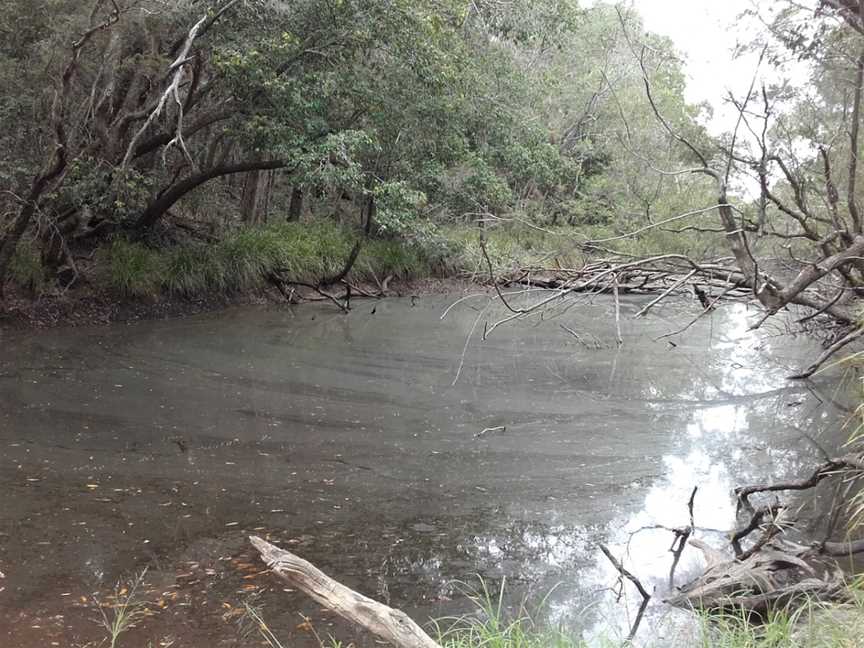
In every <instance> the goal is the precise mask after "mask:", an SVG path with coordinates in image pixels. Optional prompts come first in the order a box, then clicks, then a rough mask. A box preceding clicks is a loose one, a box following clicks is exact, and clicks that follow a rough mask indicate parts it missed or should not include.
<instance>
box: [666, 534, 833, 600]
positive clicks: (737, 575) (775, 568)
mask: <svg viewBox="0 0 864 648" xmlns="http://www.w3.org/2000/svg"><path fill="white" fill-rule="evenodd" d="M690 545H691V546H695V547H697V548H698V549H700V550H701V551H702V552H703V554H704V555H705V558H706V560H707V562H708V567H706V569H705V572H704V573H703V574H702V575H701V576H699V577H698V578H696V579H694V580H693V581H691V582H690V583H688V584H687V585H685V586H684V587H682V588H681V590H680V592H679V593H678V594H676V595H675V596H673V597H671V598H668V599H666V602H667V603H669V604H670V605H673V606H675V607H680V608H685V609H701V610H709V611H716V610H721V611H731V610H735V611H742V610H743V611H744V612H746V613H748V614H750V613H752V614H757V615H761V614H764V613H765V612H767V611H768V610H770V609H777V608H783V607H786V606H788V605H789V604H790V603H793V602H795V601H799V600H807V599H811V600H812V599H816V600H820V601H839V600H843V599H844V598H845V596H846V594H847V590H846V588H845V586H844V580H843V575H842V572H841V571H840V570H839V568H838V567H837V565H836V563H834V562H833V561H830V560H825V561H822V560H820V556H819V555H817V554H814V552H813V550H812V548H810V547H800V546H794V545H791V544H789V545H787V544H785V543H777V544H772V545H768V546H765V547H762V548H761V549H760V550H759V551H758V552H757V553H754V554H753V555H751V556H748V557H747V558H746V559H744V560H739V559H736V558H734V557H731V556H730V557H728V558H725V559H723V558H719V556H718V552H717V550H715V549H712V548H711V547H708V546H707V545H705V544H704V543H701V542H699V541H697V540H691V541H690Z"/></svg>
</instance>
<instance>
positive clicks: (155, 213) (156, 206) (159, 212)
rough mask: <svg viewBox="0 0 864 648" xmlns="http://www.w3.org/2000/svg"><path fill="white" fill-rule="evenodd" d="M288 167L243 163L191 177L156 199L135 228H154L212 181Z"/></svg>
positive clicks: (275, 162) (278, 163)
mask: <svg viewBox="0 0 864 648" xmlns="http://www.w3.org/2000/svg"><path fill="white" fill-rule="evenodd" d="M286 166H288V164H287V163H286V162H285V161H284V160H262V161H255V162H241V163H238V164H226V165H223V166H218V167H214V168H212V169H208V170H206V171H201V172H200V173H196V174H194V175H191V176H189V177H187V178H185V179H184V180H182V181H180V182H178V183H177V184H176V185H174V186H173V187H171V188H170V189H168V191H166V192H165V193H163V194H162V195H160V196H159V197H158V198H156V200H154V201H153V202H151V203H150V204H149V205H148V206H147V207H146V208H145V209H144V211H142V212H141V215H140V216H139V217H138V220H137V221H136V222H135V227H136V228H138V229H147V228H149V227H152V226H153V225H155V224H156V222H158V221H159V219H160V218H162V217H163V216H164V215H165V213H166V212H167V211H168V210H169V209H171V208H172V207H173V206H174V205H175V204H176V203H177V201H179V200H180V199H181V198H183V197H184V196H185V195H186V194H188V193H190V192H192V191H194V190H195V189H197V188H198V187H200V186H201V185H203V184H206V183H207V182H209V181H210V180H213V179H215V178H221V177H223V176H227V175H233V174H236V173H247V172H249V171H256V170H268V169H283V168H285V167H286Z"/></svg>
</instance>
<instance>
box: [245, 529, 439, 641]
mask: <svg viewBox="0 0 864 648" xmlns="http://www.w3.org/2000/svg"><path fill="white" fill-rule="evenodd" d="M249 539H250V540H251V542H252V544H253V545H254V546H255V548H256V549H257V550H258V552H259V553H260V554H261V559H262V560H263V561H264V562H265V563H267V565H268V566H269V567H270V568H271V569H272V570H273V572H274V573H275V574H277V575H278V576H279V577H280V578H282V579H283V580H285V581H287V582H288V583H289V584H290V585H292V586H293V587H296V588H297V589H299V590H300V591H301V592H303V593H304V594H306V595H307V596H309V597H311V598H312V599H314V600H315V601H317V602H318V603H320V604H321V605H323V606H325V607H326V608H328V609H330V610H333V612H335V613H336V614H338V615H339V616H341V617H342V618H343V619H346V620H348V621H350V622H352V623H356V624H357V625H359V626H361V627H363V628H366V629H367V630H368V631H369V632H371V633H372V634H374V635H377V636H378V637H381V638H382V639H384V640H385V641H387V642H389V643H390V644H392V645H393V646H396V647H397V648H441V646H440V645H439V644H438V643H437V642H435V641H434V640H433V639H432V638H431V637H430V636H429V635H428V634H426V632H424V630H423V629H422V628H421V627H420V626H419V625H417V624H416V623H415V622H414V621H412V620H411V619H410V618H409V617H408V615H407V614H405V613H404V612H402V611H400V610H394V609H393V608H391V607H388V606H386V605H384V604H382V603H378V602H377V601H373V600H372V599H370V598H367V597H365V596H363V595H362V594H359V593H357V592H355V591H354V590H352V589H350V588H348V587H345V586H344V585H342V584H341V583H338V582H337V581H335V580H333V579H332V578H330V577H329V576H327V575H326V574H325V573H324V572H322V571H321V570H319V569H318V568H317V567H315V566H314V565H313V564H312V563H310V562H307V561H306V560H303V559H302V558H300V557H299V556H295V555H294V554H292V553H291V552H289V551H285V550H284V549H280V548H279V547H277V546H275V545H272V544H270V543H269V542H267V541H265V540H262V539H261V538H258V537H256V536H252V537H251V538H249Z"/></svg>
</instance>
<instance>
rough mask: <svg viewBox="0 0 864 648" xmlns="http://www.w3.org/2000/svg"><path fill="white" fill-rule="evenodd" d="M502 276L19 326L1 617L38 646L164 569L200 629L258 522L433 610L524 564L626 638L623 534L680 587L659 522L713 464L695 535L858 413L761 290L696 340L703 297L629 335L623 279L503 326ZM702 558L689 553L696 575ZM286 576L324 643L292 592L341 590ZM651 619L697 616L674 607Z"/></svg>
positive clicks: (3, 633)
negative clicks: (490, 289) (616, 291)
mask: <svg viewBox="0 0 864 648" xmlns="http://www.w3.org/2000/svg"><path fill="white" fill-rule="evenodd" d="M478 299H479V300H480V301H479V302H478V303H474V302H471V301H468V302H466V303H465V304H463V305H462V306H463V307H461V308H457V309H454V310H453V311H452V312H451V313H450V315H449V316H448V317H447V318H446V319H445V320H444V321H443V322H442V321H440V319H439V316H440V313H441V312H442V311H443V310H444V308H445V306H446V305H447V303H448V302H447V301H445V300H443V299H429V300H422V301H421V302H420V304H418V305H417V306H416V307H415V306H412V305H411V303H410V302H409V300H392V301H386V302H382V303H380V304H378V307H377V309H376V310H377V313H376V314H375V315H372V314H371V313H369V312H366V311H364V312H359V310H358V311H355V312H354V313H352V314H351V315H350V316H349V317H348V318H346V317H344V316H342V315H341V314H338V313H333V312H332V311H330V310H329V309H328V308H326V307H324V308H315V307H306V308H302V309H298V310H297V311H294V312H292V311H286V310H268V309H262V310H255V309H252V310H243V311H236V312H228V313H225V314H222V315H220V316H212V317H200V318H191V319H189V320H183V321H174V322H160V323H141V324H138V325H135V326H130V327H112V328H108V329H82V330H79V331H75V332H68V331H66V332H62V333H61V332H50V331H49V332H45V333H42V334H39V335H34V336H29V337H20V338H16V339H14V340H12V343H11V344H10V345H7V346H6V347H4V349H3V351H0V403H2V405H3V407H2V409H0V445H2V447H3V448H4V454H3V455H2V458H0V461H2V463H0V487H2V488H4V489H5V491H6V492H7V493H10V497H9V500H8V505H6V506H5V507H4V508H3V510H2V511H0V571H2V572H3V573H4V574H5V575H6V576H7V578H6V580H5V583H6V585H5V587H6V590H5V591H4V592H0V638H7V639H9V642H10V645H20V646H28V645H30V644H28V643H27V642H26V641H24V640H23V639H22V638H21V637H22V636H23V635H22V634H21V633H22V632H23V630H22V628H24V627H25V626H26V627H27V628H30V627H31V626H33V625H38V619H32V618H29V617H27V616H26V614H29V612H27V611H28V610H44V611H45V614H49V613H50V614H53V615H55V616H56V615H59V614H62V615H65V617H64V618H67V619H72V618H77V617H78V616H81V611H80V610H76V609H74V608H72V607H70V605H69V604H67V603H65V601H70V600H72V599H74V598H75V597H78V596H81V595H87V596H89V593H90V592H91V591H92V590H93V589H94V588H99V587H101V588H105V587H111V586H113V583H114V582H115V581H116V580H117V579H118V578H119V577H121V576H122V575H124V574H128V573H129V572H132V571H135V570H138V569H141V568H142V567H143V566H146V565H149V566H151V568H152V569H153V570H154V571H153V572H151V573H154V574H155V573H157V572H158V574H159V578H161V579H163V581H164V583H167V584H165V585H164V587H167V586H168V585H171V586H172V587H175V588H177V591H178V592H180V593H181V596H180V598H179V599H178V600H185V601H186V602H185V603H184V604H183V605H182V606H181V605H179V604H178V606H177V607H176V609H174V610H172V611H171V612H170V613H169V612H164V613H162V616H161V617H160V623H161V624H162V625H163V627H164V628H167V630H166V632H171V633H174V634H175V635H176V636H178V637H182V638H184V640H185V643H186V644H188V645H196V643H197V644H201V643H202V642H203V641H204V639H203V637H204V636H205V635H206V637H208V638H209V639H208V640H214V641H215V640H216V639H215V638H221V637H224V636H227V635H226V633H227V634H228V635H230V633H231V632H234V630H235V629H234V626H233V625H231V624H230V623H226V622H225V621H224V620H223V618H222V616H223V615H224V614H225V613H224V609H226V608H224V605H225V604H228V605H229V606H235V605H237V604H238V603H239V602H240V601H242V600H243V597H244V596H245V594H244V592H245V591H246V590H245V589H244V588H246V587H247V585H249V581H248V580H244V575H243V574H241V573H239V572H237V571H236V570H232V568H230V565H232V564H235V563H236V561H238V560H239V561H241V564H252V563H254V557H252V556H251V555H249V553H248V552H249V549H248V545H247V544H246V541H245V536H246V534H248V533H251V532H255V533H259V534H270V536H271V538H273V539H274V540H275V541H278V542H281V543H284V544H285V545H286V546H289V547H294V548H295V550H296V551H297V552H298V553H300V554H301V555H303V556H304V557H306V558H308V559H309V560H311V561H312V562H314V563H316V564H318V565H319V566H321V567H322V568H324V569H325V571H328V572H329V573H331V574H332V575H334V576H336V577H337V578H339V579H340V580H342V581H344V582H345V583H346V584H348V585H349V586H352V587H356V588H359V589H361V590H362V591H363V592H365V593H367V594H370V595H374V596H378V597H379V598H382V599H386V600H389V601H390V602H391V603H392V604H393V605H396V606H399V607H402V608H404V609H405V610H406V611H408V612H409V613H411V614H413V615H414V616H416V617H417V618H420V619H425V618H428V617H439V616H442V615H446V614H460V613H464V612H465V611H466V610H468V609H469V608H470V605H469V604H468V603H467V601H466V598H465V596H464V594H463V587H464V586H463V585H460V584H459V583H468V584H472V583H473V584H476V583H477V576H480V577H481V578H483V579H484V581H485V582H486V583H487V585H488V587H489V588H490V589H493V590H494V589H495V588H497V587H498V586H499V585H500V583H501V582H502V580H504V579H506V580H507V582H508V600H509V601H511V602H518V601H520V600H521V599H522V598H523V597H527V599H528V600H529V601H533V602H535V603H536V602H537V601H539V600H541V599H543V598H544V597H545V595H546V594H548V593H549V592H550V591H551V590H553V589H554V592H553V594H552V595H551V596H549V597H548V599H547V606H546V608H545V614H546V615H547V616H548V618H549V619H550V620H551V621H556V622H562V623H566V624H567V625H568V626H570V627H571V628H574V629H575V630H577V631H578V630H583V631H584V632H585V634H586V635H587V636H599V635H600V634H604V633H609V632H614V633H619V634H622V635H624V634H626V630H627V626H628V621H629V619H628V614H631V615H632V605H631V606H630V607H629V608H626V609H627V610H628V614H624V613H623V611H622V610H624V609H625V608H622V607H621V603H620V602H618V601H617V598H618V596H617V594H616V592H615V591H614V587H615V584H616V580H617V573H616V572H615V570H614V568H612V566H611V565H609V564H608V562H607V561H606V560H605V558H603V557H602V555H600V554H599V552H598V551H597V545H598V543H600V542H603V543H606V544H608V545H609V546H610V548H611V549H612V550H613V552H614V553H616V554H617V555H618V556H621V557H623V559H624V560H625V562H626V563H627V565H628V566H629V567H631V568H632V569H633V571H635V572H637V573H638V574H639V576H640V578H642V579H643V580H644V581H645V582H646V583H650V586H651V587H652V588H656V598H657V599H658V600H659V599H660V598H662V596H663V595H664V593H665V592H667V591H668V574H669V565H670V561H671V556H670V554H669V551H668V550H669V546H670V544H671V541H672V538H671V535H670V533H669V532H668V531H664V530H662V529H654V528H652V527H656V526H665V527H677V526H683V525H685V524H686V523H687V522H688V512H687V506H686V503H687V500H688V498H689V496H690V493H691V491H692V489H693V487H694V486H698V494H697V496H696V506H695V518H696V526H697V527H698V534H697V536H698V537H701V538H703V539H707V540H709V541H713V542H716V543H722V542H723V533H724V532H725V531H727V530H728V529H730V528H731V527H732V526H733V524H734V514H735V511H734V507H733V503H732V501H731V498H730V491H731V489H732V488H733V487H734V486H735V485H737V484H739V483H743V482H748V481H752V480H754V479H757V478H758V479H759V480H760V481H761V479H762V478H763V477H765V476H767V475H770V476H775V477H782V476H786V475H793V474H800V472H801V471H802V470H803V469H804V467H806V466H809V465H810V464H811V463H812V462H813V461H814V459H815V458H816V457H818V452H819V451H818V449H817V448H816V446H815V444H814V443H813V442H811V441H809V440H808V438H811V439H814V440H816V441H818V443H819V444H821V445H823V446H825V447H829V448H830V447H832V446H834V447H836V445H837V444H838V443H839V442H840V440H841V439H842V437H843V431H842V430H841V429H840V426H839V425H837V421H838V418H839V416H840V413H838V412H837V411H836V410H835V409H834V407H833V405H831V403H830V401H829V400H828V399H824V398H820V397H819V396H818V394H817V393H815V392H814V389H816V390H818V388H819V383H817V384H816V385H815V387H812V386H807V385H801V384H789V383H787V382H786V381H785V376H786V375H788V374H789V373H791V371H792V370H793V369H794V368H795V367H797V366H800V364H801V363H802V362H804V361H805V360H806V358H807V357H809V356H808V354H812V353H813V352H814V351H815V345H813V344H812V343H810V342H809V341H807V340H795V339H789V338H788V337H782V336H777V335H776V334H777V333H779V332H780V329H777V330H766V331H751V330H749V323H748V318H752V317H753V313H750V312H748V311H747V308H746V307H745V306H743V305H732V306H729V307H725V308H721V309H718V311H717V312H716V313H715V315H714V316H713V317H712V318H711V319H705V320H703V321H700V322H698V323H697V324H696V325H695V326H693V327H692V328H691V329H689V330H688V331H687V332H686V334H683V335H682V336H679V337H676V338H675V339H674V342H675V345H674V346H673V345H670V344H669V340H668V339H660V337H661V336H662V335H663V334H664V333H667V332H668V331H670V330H674V329H676V328H680V327H681V325H682V324H684V323H686V322H687V321H689V320H690V319H692V317H693V315H694V307H693V306H692V305H689V304H686V303H685V304H677V305H670V306H669V307H667V308H666V309H665V310H664V311H663V312H662V313H661V314H660V316H658V317H652V318H649V319H645V320H638V321H634V320H632V319H631V318H628V317H627V315H632V314H633V313H635V312H636V311H637V310H638V308H639V307H640V306H641V304H639V303H636V302H628V303H626V304H625V308H624V318H623V321H622V324H623V335H624V339H625V343H624V346H623V347H622V348H621V349H620V350H616V348H617V345H616V344H615V331H614V330H613V328H612V327H610V325H609V322H611V321H613V320H612V319H611V317H612V311H613V306H612V304H611V303H610V302H608V301H604V300H603V299H595V300H594V301H593V302H592V301H588V300H582V301H580V302H574V303H570V304H568V306H569V308H568V309H562V311H561V313H560V314H559V315H558V317H557V318H556V319H554V321H551V322H543V323H541V322H538V321H531V322H521V323H516V324H514V325H512V326H508V327H504V328H500V329H498V330H496V331H495V333H494V335H492V336H491V337H490V338H489V339H488V340H486V341H485V342H483V341H481V340H480V339H479V337H480V336H479V332H482V330H483V325H484V323H485V319H486V318H488V319H489V321H490V322H491V321H494V319H495V317H496V308H497V307H496V306H494V305H493V306H490V307H489V308H487V309H486V310H485V311H484V308H486V306H485V305H486V302H485V301H483V300H484V299H486V298H485V297H481V298H478ZM472 306H474V308H472ZM478 313H481V314H482V317H481V320H480V323H479V324H478V327H477V328H476V329H475V332H477V334H476V335H475V336H474V337H473V338H472V339H470V340H468V344H467V345H466V344H465V343H466V339H467V338H468V334H469V331H470V330H471V329H472V327H473V326H474V322H475V321H477V316H478ZM560 323H564V324H565V325H566V326H567V327H568V328H569V329H571V330H572V331H576V332H578V334H579V335H580V337H581V338H582V339H583V342H579V341H578V340H576V339H575V338H574V337H573V336H572V335H571V334H570V333H568V332H566V331H565V330H562V329H561V328H560V327H559V326H558V324H560ZM585 340H588V341H590V344H585V343H584V341H585ZM10 349H11V350H10ZM463 349H464V350H465V353H464V356H463V353H462V351H463ZM460 366H461V367H462V368H461V371H458V374H459V375H458V380H455V383H454V378H455V377H456V374H457V370H458V368H459V367H460ZM10 376H14V380H13V379H12V378H9V377H10ZM820 381H821V382H822V383H823V384H824V385H830V384H831V383H830V379H828V378H820ZM823 401H824V404H823ZM486 428H496V429H497V430H498V431H496V432H492V433H488V434H486V435H479V434H478V433H479V432H481V431H482V430H484V429H486ZM31 479H32V480H35V481H29V480H31ZM91 486H92V487H93V488H91ZM43 542H44V543H45V544H42V545H40V544H38V543H43ZM34 546H38V547H39V553H38V557H34V556H33V554H32V548H33V547H34ZM699 560H700V558H699V556H698V554H697V553H696V552H695V551H693V550H688V551H686V552H685V554H684V557H683V558H682V563H681V566H680V567H679V570H678V573H679V578H678V582H679V583H680V582H681V580H683V579H685V578H686V577H687V575H688V573H692V572H693V571H694V570H695V569H697V568H698V565H699ZM190 564H193V565H194V567H190ZM22 565H23V566H24V567H23V568H22V567H21V566H22ZM196 570H197V571H196ZM208 570H209V571H208ZM199 572H200V573H199ZM189 573H194V574H196V575H195V578H194V579H193V578H191V577H189V576H188V574H189ZM178 574H179V575H182V576H183V578H180V576H179V575H178ZM248 575H249V574H245V576H248ZM196 579H197V580H196ZM161 582H162V581H160V583H161ZM193 582H194V583H195V585H194V586H193V585H190V583H193ZM164 587H163V589H162V590H160V592H164V591H165V590H164ZM261 588H263V589H261V590H260V591H259V590H258V589H256V591H258V593H259V596H260V599H259V600H260V601H261V602H262V603H263V604H264V605H265V606H266V608H267V609H268V610H270V611H272V612H273V616H272V617H271V618H270V619H269V620H270V621H272V625H273V627H274V629H275V630H277V631H278V632H279V634H280V636H283V637H284V638H285V641H286V642H288V643H287V644H286V645H293V646H298V647H301V646H305V645H310V646H312V645H315V642H314V640H312V639H310V638H309V637H308V636H305V635H303V634H302V632H300V631H298V630H297V628H296V626H297V617H296V615H295V614H294V612H296V611H301V612H303V613H305V614H309V615H311V616H313V617H315V619H320V618H322V614H321V612H320V610H318V609H317V607H316V606H314V605H312V604H310V603H309V602H308V601H306V600H304V599H303V598H302V597H299V596H296V595H291V594H290V593H286V592H283V591H282V588H281V587H280V586H278V585H277V584H274V583H272V582H271V581H266V580H262V581H261ZM58 590H60V591H58ZM63 594H69V595H70V596H69V597H65V598H64V597H62V596H61V595H63ZM623 594H624V597H625V598H626V599H629V602H630V603H631V604H632V603H638V601H633V600H632V599H633V592H632V591H631V590H630V587H629V586H627V587H625V588H624V591H623ZM183 596H187V597H188V598H187V599H183ZM286 597H287V598H286ZM232 609H233V608H232ZM286 609H287V610H288V611H289V613H288V614H284V615H282V614H278V613H277V612H276V611H284V610H286ZM220 610H222V611H221V612H220ZM22 614H24V615H25V616H24V617H22ZM85 616H86V615H85ZM4 619H5V620H4ZM13 619H18V621H11V620H13ZM22 619H23V620H22ZM324 619H325V620H324V621H322V622H323V623H327V624H329V623H331V622H332V620H330V619H328V618H327V617H326V615H324ZM648 622H649V623H651V624H655V625H657V626H658V627H661V629H660V630H658V631H657V632H667V633H675V632H679V631H680V627H679V626H678V625H677V624H678V622H679V619H677V618H675V617H672V618H670V617H668V616H667V615H666V613H665V612H664V611H663V610H662V608H661V607H660V606H655V607H652V611H651V616H650V618H649V621H648ZM70 623H71V622H70ZM327 627H329V626H327ZM187 628H191V629H190V630H188V633H191V634H186V635H184V634H183V633H186V632H187ZM334 628H335V629H334V631H336V630H338V629H339V628H338V626H334ZM145 630H146V629H145ZM145 630H142V632H144V631H145ZM28 632H29V630H28ZM81 632H83V631H81ZM196 632H197V633H198V634H195V633H196ZM201 633H204V634H201ZM208 633H209V634H208ZM75 636H76V640H78V638H80V637H82V636H86V632H85V634H84V635H75ZM151 638H152V637H151ZM43 639H44V638H43ZM64 639H66V640H67V641H66V643H68V639H69V637H68V636H67V637H65V638H64ZM145 639H147V637H142V642H143V643H142V645H146V641H145ZM364 641H365V639H363V638H361V640H360V642H359V645H360V646H364V645H374V644H372V643H371V641H369V642H367V643H364ZM0 643H2V641H0ZM178 643H179V642H178ZM32 645H37V642H36V641H35V639H34V643H33V644H32Z"/></svg>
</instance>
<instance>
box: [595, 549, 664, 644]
mask: <svg viewBox="0 0 864 648" xmlns="http://www.w3.org/2000/svg"><path fill="white" fill-rule="evenodd" d="M600 551H602V552H603V554H604V555H605V556H606V557H607V558H608V559H609V562H611V563H612V565H613V566H614V567H615V569H617V570H618V573H619V574H620V575H621V576H620V577H621V578H626V579H627V580H629V581H630V582H631V583H633V584H634V585H635V586H636V589H637V590H639V594H641V595H642V604H641V605H640V606H639V612H638V613H637V614H636V619H635V620H634V621H633V625H632V626H631V627H630V634H629V635H627V641H628V642H630V641H633V638H634V637H635V636H636V632H637V631H638V630H639V624H640V623H642V617H643V616H644V614H645V608H647V607H648V601H650V600H651V595H650V594H649V593H648V592H647V591H646V590H645V588H644V587H643V586H642V583H641V582H640V581H639V579H638V578H636V577H635V576H634V575H633V574H631V573H630V572H629V571H627V570H626V569H625V568H624V565H622V564H621V562H620V561H619V560H618V559H617V558H615V556H613V555H612V552H611V551H609V549H608V547H606V545H603V544H601V545H600Z"/></svg>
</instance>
